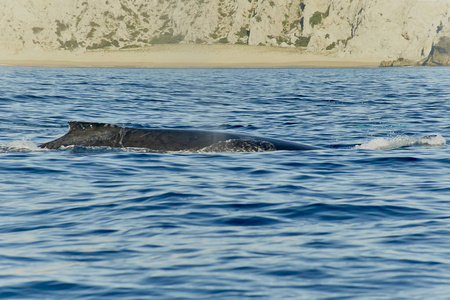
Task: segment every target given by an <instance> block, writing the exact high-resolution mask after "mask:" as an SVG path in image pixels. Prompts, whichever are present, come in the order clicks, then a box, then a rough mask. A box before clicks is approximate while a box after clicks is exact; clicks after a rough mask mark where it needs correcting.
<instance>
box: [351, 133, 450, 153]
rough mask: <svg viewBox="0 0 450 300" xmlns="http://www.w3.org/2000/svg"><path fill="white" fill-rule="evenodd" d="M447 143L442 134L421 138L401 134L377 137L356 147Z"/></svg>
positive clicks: (441, 144) (368, 147)
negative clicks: (390, 136) (391, 136)
mask: <svg viewBox="0 0 450 300" xmlns="http://www.w3.org/2000/svg"><path fill="white" fill-rule="evenodd" d="M445 143H446V141H445V138H444V137H443V136H442V135H440V134H436V135H428V136H424V137H421V138H413V137H410V136H407V135H399V136H396V137H393V138H376V139H373V140H371V141H369V142H367V143H365V144H361V145H356V146H355V149H367V150H391V149H398V148H403V147H409V146H414V145H417V146H425V147H441V146H444V145H445Z"/></svg>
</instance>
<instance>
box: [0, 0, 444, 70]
mask: <svg viewBox="0 0 450 300" xmlns="http://www.w3.org/2000/svg"><path fill="white" fill-rule="evenodd" d="M0 27H1V28H2V35H1V38H0V49H1V50H3V51H7V52H13V53H14V52H19V51H51V50H56V49H58V50H68V51H86V50H95V49H123V48H134V47H144V46H148V45H152V44H161V43H201V44H204V43H206V44H210V43H232V44H250V45H271V46H282V47H303V48H305V49H306V50H307V51H311V52H326V53H330V54H335V55H338V56H376V57H382V58H385V59H392V60H396V59H399V58H400V59H406V60H412V61H421V62H423V63H428V62H431V61H433V63H434V64H448V63H449V59H448V57H447V56H446V55H447V54H446V53H447V52H446V51H447V50H445V51H443V50H442V49H448V42H449V40H450V39H449V38H450V1H449V0H396V1H392V0H71V1H67V0H40V1H32V0H14V1H10V0H0ZM431 56H432V57H433V58H431ZM436 57H439V58H436ZM446 57H447V58H446Z"/></svg>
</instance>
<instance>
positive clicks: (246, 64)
mask: <svg viewBox="0 0 450 300" xmlns="http://www.w3.org/2000/svg"><path fill="white" fill-rule="evenodd" d="M381 60H382V59H381V58H376V57H364V58H357V59H355V58H338V57H333V56H331V55H319V54H311V53H308V52H304V51H301V50H299V49H293V48H278V47H267V46H247V45H192V44H176V45H157V46H152V47H148V48H144V49H128V50H115V51H107V50H106V51H87V52H69V51H54V52H43V51H34V52H21V53H18V54H5V53H3V54H2V53H0V66H44V67H136V68H277V67H280V68H286V67H292V68H296V67H300V68H301V67H317V68H321V67H322V68H323V67H377V66H378V65H379V64H380V61H381Z"/></svg>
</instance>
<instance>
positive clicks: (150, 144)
mask: <svg viewBox="0 0 450 300" xmlns="http://www.w3.org/2000/svg"><path fill="white" fill-rule="evenodd" d="M71 145H75V146H84V147H92V146H105V147H117V148H124V147H130V148H145V149H148V150H150V151H156V152H167V151H190V152H259V151H276V150H316V149H320V148H318V147H313V146H308V145H303V144H299V143H294V142H287V141H281V140H277V139H270V138H261V137H256V136H250V135H245V134H233V133H224V132H212V131H202V130H184V129H139V128H127V127H121V126H117V125H112V124H105V123H90V122H77V121H72V122H69V131H68V132H67V133H66V134H65V135H64V136H62V137H60V138H58V139H56V140H54V141H51V142H48V143H44V144H42V145H40V146H39V147H41V148H47V149H58V148H60V147H61V146H71Z"/></svg>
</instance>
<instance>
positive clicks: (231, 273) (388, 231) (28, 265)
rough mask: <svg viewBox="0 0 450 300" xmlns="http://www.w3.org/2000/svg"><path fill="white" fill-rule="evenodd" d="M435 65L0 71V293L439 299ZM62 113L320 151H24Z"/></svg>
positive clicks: (448, 108) (447, 196) (441, 105)
mask: <svg viewBox="0 0 450 300" xmlns="http://www.w3.org/2000/svg"><path fill="white" fill-rule="evenodd" d="M449 100H450V71H449V69H447V68H402V69H377V68H375V69H219V70H217V69H211V70H203V69H180V70H158V69H83V68H80V69H76V68H74V69H66V68H54V69H51V68H47V69H45V68H43V69H40V68H11V67H2V68H0V195H1V197H0V297H1V298H5V299H31V298H32V299H114V298H115V299H250V298H252V299H253V298H255V299H448V297H449V295H450V272H449V271H450V155H449V148H448V145H447V142H446V139H448V136H449V133H450V118H449V115H450V104H449V103H450V101H449ZM70 120H78V121H94V122H107V123H113V124H119V125H125V126H129V127H138V128H146V127H156V128H181V129H183V128H189V129H202V130H214V131H225V132H233V133H248V134H252V135H259V136H265V137H271V138H278V139H283V140H289V141H296V142H300V143H304V144H310V145H315V146H321V147H323V148H324V149H323V150H314V151H300V152H297V151H278V152H257V153H149V152H145V151H141V150H139V149H111V148H83V147H77V146H75V147H66V148H64V149H60V150H51V151H50V150H44V149H40V148H38V147H37V145H39V144H41V143H44V142H47V141H50V140H52V139H54V138H57V137H59V136H61V135H63V134H64V133H65V132H66V131H67V122H68V121H70Z"/></svg>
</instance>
